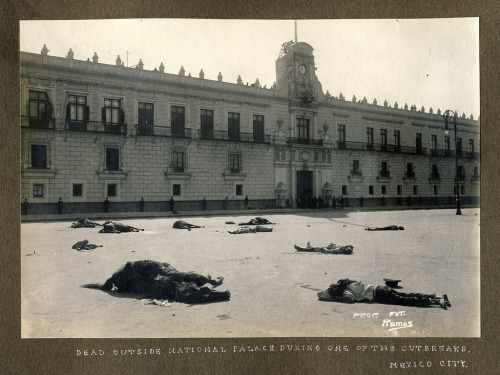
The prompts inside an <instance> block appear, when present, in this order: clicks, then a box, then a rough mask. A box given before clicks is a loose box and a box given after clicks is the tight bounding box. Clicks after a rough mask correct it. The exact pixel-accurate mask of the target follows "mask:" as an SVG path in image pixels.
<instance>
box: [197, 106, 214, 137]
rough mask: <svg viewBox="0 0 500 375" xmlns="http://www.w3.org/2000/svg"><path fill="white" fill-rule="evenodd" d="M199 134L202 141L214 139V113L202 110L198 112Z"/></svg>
mask: <svg viewBox="0 0 500 375" xmlns="http://www.w3.org/2000/svg"><path fill="white" fill-rule="evenodd" d="M200 126H201V129H200V132H201V134H200V135H201V138H202V139H213V138H214V111H212V110H210V109H202V110H201V111H200Z"/></svg>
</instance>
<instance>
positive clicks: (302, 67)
mask: <svg viewBox="0 0 500 375" xmlns="http://www.w3.org/2000/svg"><path fill="white" fill-rule="evenodd" d="M299 72H300V74H306V72H307V68H306V66H305V65H301V66H299Z"/></svg>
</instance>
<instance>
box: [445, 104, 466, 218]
mask: <svg viewBox="0 0 500 375" xmlns="http://www.w3.org/2000/svg"><path fill="white" fill-rule="evenodd" d="M450 113H453V127H454V129H455V183H456V189H457V215H462V211H461V210H460V189H459V184H458V149H457V113H456V112H454V111H451V110H449V109H448V110H446V111H445V112H444V114H443V118H444V124H445V126H444V133H445V134H448V133H449V131H450V130H449V128H448V119H449V118H450Z"/></svg>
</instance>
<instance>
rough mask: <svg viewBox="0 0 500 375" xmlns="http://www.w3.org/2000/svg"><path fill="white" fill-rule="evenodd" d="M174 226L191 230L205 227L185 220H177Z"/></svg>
mask: <svg viewBox="0 0 500 375" xmlns="http://www.w3.org/2000/svg"><path fill="white" fill-rule="evenodd" d="M172 228H175V229H187V230H191V228H203V227H202V226H199V225H194V224H189V223H186V222H185V221H184V220H177V221H176V222H175V223H174V225H173V226H172Z"/></svg>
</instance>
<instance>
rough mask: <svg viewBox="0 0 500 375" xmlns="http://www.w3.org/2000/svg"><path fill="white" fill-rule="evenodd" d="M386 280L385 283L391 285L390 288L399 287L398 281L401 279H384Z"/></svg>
mask: <svg viewBox="0 0 500 375" xmlns="http://www.w3.org/2000/svg"><path fill="white" fill-rule="evenodd" d="M384 281H385V285H387V286H388V287H390V288H397V287H398V283H399V282H400V281H401V280H393V279H384Z"/></svg>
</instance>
